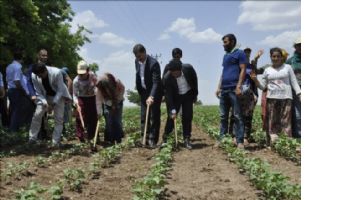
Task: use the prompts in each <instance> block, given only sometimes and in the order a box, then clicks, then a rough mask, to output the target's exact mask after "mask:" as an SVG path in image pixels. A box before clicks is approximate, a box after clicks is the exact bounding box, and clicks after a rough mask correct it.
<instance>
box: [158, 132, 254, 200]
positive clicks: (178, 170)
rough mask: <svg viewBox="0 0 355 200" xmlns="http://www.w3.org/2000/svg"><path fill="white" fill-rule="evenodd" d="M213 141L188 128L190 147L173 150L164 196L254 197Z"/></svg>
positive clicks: (208, 198)
mask: <svg viewBox="0 0 355 200" xmlns="http://www.w3.org/2000/svg"><path fill="white" fill-rule="evenodd" d="M214 144H215V141H214V140H212V139H211V138H210V137H209V136H208V135H207V134H206V133H203V132H202V130H200V129H198V128H197V127H196V126H193V128H192V146H193V149H192V150H191V151H190V150H187V149H185V148H181V149H180V151H178V152H176V153H174V161H173V165H172V170H171V171H170V172H169V174H168V177H169V178H168V184H167V185H166V192H165V197H164V199H172V200H174V199H181V200H182V199H191V200H192V199H193V200H197V199H201V200H202V199H203V200H212V199H213V200H217V199H221V200H226V199H233V200H239V199H253V200H254V199H258V196H257V191H256V190H255V189H254V188H253V187H252V186H251V185H250V182H249V181H248V178H247V177H246V176H243V175H241V174H239V173H238V168H237V167H236V165H235V164H233V163H230V162H229V161H228V160H227V156H226V155H225V154H224V153H223V151H222V150H221V149H216V148H214V147H213V145H214Z"/></svg>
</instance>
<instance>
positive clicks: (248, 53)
mask: <svg viewBox="0 0 355 200" xmlns="http://www.w3.org/2000/svg"><path fill="white" fill-rule="evenodd" d="M244 53H245V56H246V57H247V60H248V62H250V55H251V48H249V47H247V48H245V49H244Z"/></svg>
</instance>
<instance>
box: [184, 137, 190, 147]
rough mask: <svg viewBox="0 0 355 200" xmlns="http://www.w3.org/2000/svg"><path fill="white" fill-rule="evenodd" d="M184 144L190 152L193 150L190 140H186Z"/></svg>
mask: <svg viewBox="0 0 355 200" xmlns="http://www.w3.org/2000/svg"><path fill="white" fill-rule="evenodd" d="M184 144H185V147H186V149H188V150H191V149H192V145H191V142H190V138H185V140H184Z"/></svg>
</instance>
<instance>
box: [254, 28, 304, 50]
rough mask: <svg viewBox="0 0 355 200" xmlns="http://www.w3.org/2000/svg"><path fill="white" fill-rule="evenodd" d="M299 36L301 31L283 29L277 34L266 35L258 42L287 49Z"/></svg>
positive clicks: (290, 47)
mask: <svg viewBox="0 0 355 200" xmlns="http://www.w3.org/2000/svg"><path fill="white" fill-rule="evenodd" d="M300 36H301V31H285V32H282V33H280V34H279V35H269V36H266V37H265V38H264V39H263V40H262V41H260V42H259V43H260V44H262V45H266V46H269V47H280V48H285V49H286V50H287V49H292V44H293V42H294V41H295V39H296V38H298V37H300Z"/></svg>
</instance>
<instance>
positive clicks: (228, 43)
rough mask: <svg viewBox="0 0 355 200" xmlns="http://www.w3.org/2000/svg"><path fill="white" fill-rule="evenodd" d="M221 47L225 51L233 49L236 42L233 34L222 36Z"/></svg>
mask: <svg viewBox="0 0 355 200" xmlns="http://www.w3.org/2000/svg"><path fill="white" fill-rule="evenodd" d="M222 41H223V47H224V50H225V51H226V52H230V51H232V50H233V49H234V47H235V45H236V44H237V38H236V37H235V35H234V34H231V33H229V34H227V35H225V36H223V37H222Z"/></svg>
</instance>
